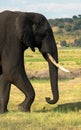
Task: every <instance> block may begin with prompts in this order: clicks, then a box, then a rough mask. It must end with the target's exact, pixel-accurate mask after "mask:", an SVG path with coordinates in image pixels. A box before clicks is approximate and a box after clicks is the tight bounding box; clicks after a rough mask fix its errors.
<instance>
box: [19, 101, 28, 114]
mask: <svg viewBox="0 0 81 130" xmlns="http://www.w3.org/2000/svg"><path fill="white" fill-rule="evenodd" d="M18 109H19V110H20V111H21V112H30V108H28V107H27V106H25V105H24V104H23V103H21V104H19V106H18Z"/></svg>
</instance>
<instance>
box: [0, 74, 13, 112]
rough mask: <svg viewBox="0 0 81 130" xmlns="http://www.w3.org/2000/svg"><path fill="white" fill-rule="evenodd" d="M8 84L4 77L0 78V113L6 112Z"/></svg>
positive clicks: (8, 92)
mask: <svg viewBox="0 0 81 130" xmlns="http://www.w3.org/2000/svg"><path fill="white" fill-rule="evenodd" d="M10 86H11V85H10V84H9V83H8V81H6V80H5V79H4V76H3V75H1V76H0V113H4V112H7V111H8V110H7V104H8V101H9V94H10Z"/></svg>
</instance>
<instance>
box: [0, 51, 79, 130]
mask: <svg viewBox="0 0 81 130" xmlns="http://www.w3.org/2000/svg"><path fill="white" fill-rule="evenodd" d="M29 54H30V50H29V51H28V52H25V66H26V69H27V68H28V69H31V70H34V71H37V70H41V69H47V67H48V66H47V63H46V61H45V60H43V58H42V57H41V55H40V54H39V53H38V51H36V53H31V55H29ZM67 54H68V55H67ZM80 55H81V50H80V49H59V61H60V62H61V63H62V64H63V66H65V67H67V68H72V69H73V68H74V67H75V68H78V67H80V63H79V64H77V61H79V62H80V59H79V60H78V58H79V57H81V56H80ZM27 56H28V57H27ZM35 57H36V58H37V59H41V60H39V61H38V60H34V61H33V60H32V59H34V58H35ZM71 57H72V59H73V60H71ZM76 57H77V58H76ZM30 58H31V61H30ZM64 59H65V60H64ZM74 59H76V60H74ZM27 60H28V62H26V61H27ZM73 61H74V62H73ZM67 62H69V63H68V64H67ZM41 63H42V64H41ZM44 65H45V67H44ZM31 83H32V85H33V86H34V89H35V92H36V98H35V101H34V103H33V105H32V108H31V113H25V112H20V111H19V110H18V108H17V106H18V104H19V103H21V102H22V101H23V100H24V95H23V94H22V93H21V92H20V90H18V89H17V88H16V87H15V86H13V85H12V88H11V93H10V100H9V104H8V109H9V113H6V114H0V130H81V79H80V78H76V79H73V80H59V95H60V99H59V101H58V103H57V104H55V105H49V104H47V103H46V101H45V97H47V96H49V97H51V98H52V95H51V89H50V83H49V80H41V79H40V80H35V79H34V80H31Z"/></svg>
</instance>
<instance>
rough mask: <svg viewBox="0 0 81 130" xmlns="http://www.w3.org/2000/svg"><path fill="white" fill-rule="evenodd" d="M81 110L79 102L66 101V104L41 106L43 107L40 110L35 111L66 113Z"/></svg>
mask: <svg viewBox="0 0 81 130" xmlns="http://www.w3.org/2000/svg"><path fill="white" fill-rule="evenodd" d="M80 110H81V102H72V103H66V104H61V105H58V106H57V107H55V108H50V109H49V108H47V107H43V109H41V110H40V111H36V112H53V111H54V112H56V111H57V112H61V113H67V112H70V111H73V112H79V111H80Z"/></svg>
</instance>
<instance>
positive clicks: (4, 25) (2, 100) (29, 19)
mask: <svg viewBox="0 0 81 130" xmlns="http://www.w3.org/2000/svg"><path fill="white" fill-rule="evenodd" d="M28 48H30V49H31V50H32V51H33V52H35V49H36V48H38V50H39V52H40V53H41V54H42V56H43V57H44V59H45V60H46V61H47V62H48V66H49V73H50V83H51V91H52V95H53V99H51V98H49V97H46V101H47V102H48V103H49V104H55V103H56V102H57V101H58V99H59V91H58V68H61V69H63V68H62V67H61V66H60V65H59V64H58V51H57V46H56V42H55V39H54V36H53V32H52V28H51V26H50V24H49V22H48V20H47V19H46V17H45V16H44V15H42V14H39V13H35V12H20V11H9V10H6V11H3V12H1V13H0V113H5V112H8V109H7V106H8V102H9V96H10V89H11V84H13V85H15V86H16V87H17V88H18V89H20V90H21V91H22V92H23V93H24V95H25V99H24V101H23V102H22V103H21V104H19V106H18V109H19V110H20V111H24V112H30V111H31V106H32V103H33V101H34V99H35V91H34V88H33V86H32V84H31V83H30V81H29V79H28V76H27V74H26V71H25V67H24V51H25V50H26V49H28Z"/></svg>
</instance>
